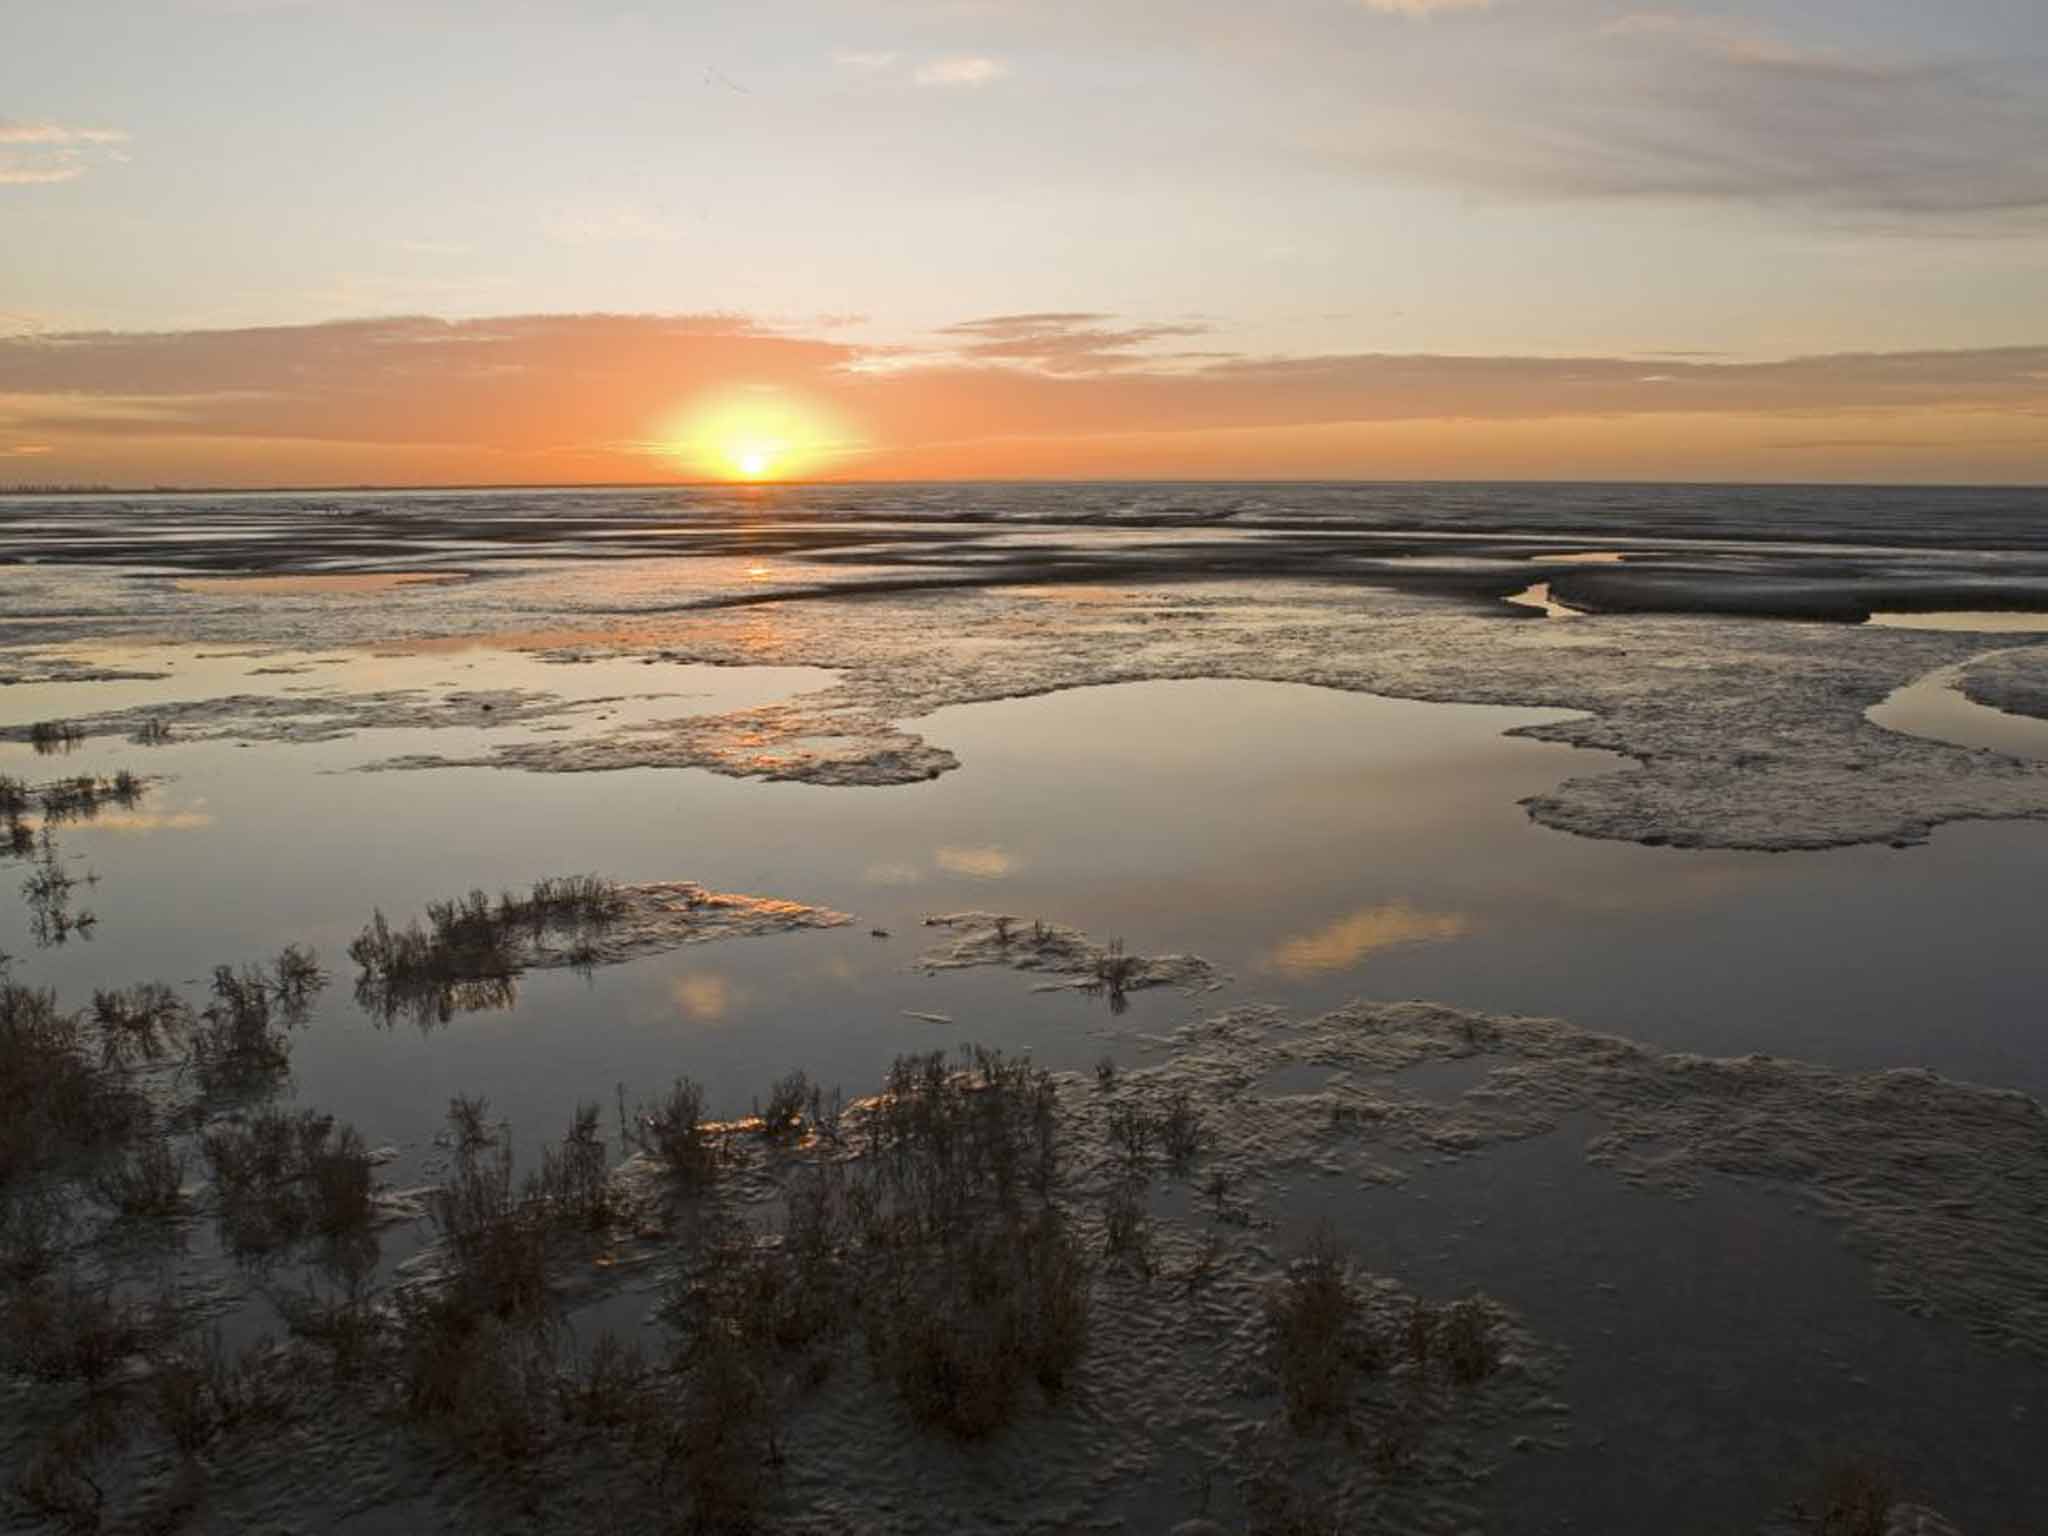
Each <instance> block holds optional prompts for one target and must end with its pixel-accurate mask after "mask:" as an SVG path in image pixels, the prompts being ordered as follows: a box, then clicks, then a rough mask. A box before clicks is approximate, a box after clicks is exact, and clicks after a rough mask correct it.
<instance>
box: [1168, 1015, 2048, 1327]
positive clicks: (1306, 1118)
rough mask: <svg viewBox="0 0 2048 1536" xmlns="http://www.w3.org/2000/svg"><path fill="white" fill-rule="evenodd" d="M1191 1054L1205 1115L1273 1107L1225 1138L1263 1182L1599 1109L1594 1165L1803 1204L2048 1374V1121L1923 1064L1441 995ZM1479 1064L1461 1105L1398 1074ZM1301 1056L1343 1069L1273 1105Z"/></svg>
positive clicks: (1549, 1125)
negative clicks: (1268, 1092) (1606, 1023)
mask: <svg viewBox="0 0 2048 1536" xmlns="http://www.w3.org/2000/svg"><path fill="white" fill-rule="evenodd" d="M1172 1043H1173V1055H1172V1057H1171V1059H1170V1060H1169V1061H1168V1062H1166V1063H1165V1064H1163V1065H1162V1066H1161V1067H1160V1068H1159V1069H1158V1071H1159V1072H1160V1073H1161V1075H1162V1077H1163V1078H1164V1080H1165V1081H1167V1082H1169V1083H1173V1084H1176V1085H1181V1086H1185V1087H1188V1088H1190V1089H1191V1090H1193V1091H1194V1092H1196V1093H1197V1094H1198V1096H1199V1098H1200V1100H1201V1102H1203V1103H1205V1104H1211V1103H1222V1104H1232V1103H1237V1102H1240V1101H1246V1100H1252V1101H1255V1102H1258V1103H1259V1104H1260V1112H1259V1113H1258V1114H1256V1115H1248V1116H1246V1117H1245V1118H1244V1120H1243V1121H1242V1122H1241V1123H1242V1125H1243V1127H1244V1129H1243V1132H1242V1134H1241V1135H1240V1136H1239V1137H1238V1138H1236V1139H1235V1140H1220V1141H1219V1142H1218V1146H1217V1155H1218V1157H1219V1158H1220V1159H1222V1160H1225V1161H1226V1162H1227V1163H1228V1164H1229V1165H1230V1166H1231V1167H1232V1170H1233V1172H1235V1173H1237V1174H1239V1175H1240V1176H1241V1177H1242V1178H1243V1179H1244V1180H1246V1181H1247V1182H1248V1183H1256V1182H1257V1181H1259V1180H1261V1179H1264V1178H1270V1177H1272V1176H1274V1174H1275V1173H1276V1172H1277V1171H1279V1170H1285V1169H1288V1168H1302V1167H1308V1168H1317V1169H1322V1170H1325V1171H1329V1172H1348V1173H1350V1174H1352V1175H1353V1176H1356V1177H1359V1178H1363V1179H1366V1180H1369V1181H1377V1182H1398V1181H1400V1180H1401V1179H1403V1178H1404V1177H1405V1176H1406V1175H1405V1173H1404V1171H1403V1163H1404V1162H1405V1161H1406V1160H1407V1159H1409V1158H1412V1157H1413V1156H1415V1155H1417V1154H1422V1155H1428V1156H1439V1157H1444V1156H1448V1157H1461V1156H1465V1155H1468V1154H1471V1153H1473V1152H1476V1151H1479V1150H1480V1149H1482V1148H1485V1147H1488V1146H1491V1145H1494V1144H1498V1143H1502V1142H1510V1141H1515V1140H1519V1139H1522V1138H1525V1137H1529V1136H1535V1135H1540V1134H1543V1133H1545V1132H1548V1131H1551V1130H1554V1129H1555V1128H1556V1127H1558V1126H1559V1125H1560V1124H1561V1123H1563V1121H1564V1120H1565V1118H1566V1117H1568V1116H1570V1115H1575V1114H1585V1113H1591V1114H1593V1115H1595V1116H1597V1117H1599V1119H1600V1121H1601V1122H1602V1124H1603V1126H1604V1129H1603V1130H1602V1132H1601V1133H1600V1134H1599V1135H1597V1136H1596V1137H1594V1139H1592V1140H1591V1141H1590V1142H1589V1143H1588V1144H1587V1147H1586V1155H1587V1157H1588V1158H1589V1159H1590V1160H1592V1161H1593V1162H1595V1163H1598V1164H1601V1165H1603V1166H1605V1167H1608V1168H1611V1169H1613V1170H1614V1171H1615V1172H1617V1173H1619V1174H1620V1175H1622V1176H1623V1177H1624V1178H1626V1179H1629V1180H1631V1181H1632V1182H1636V1183H1640V1184H1643V1185H1646V1186H1650V1187H1654V1188H1657V1189H1660V1190H1663V1191H1666V1192H1668V1193H1671V1194H1675V1195H1680V1196H1683V1195H1686V1194H1688V1193H1690V1192H1692V1191H1694V1190H1696V1189H1697V1188H1699V1186H1700V1184H1701V1182H1702V1181H1703V1180H1704V1179H1706V1178H1708V1177H1711V1176H1716V1175H1719V1176H1724V1177H1729V1178H1736V1179H1742V1180H1747V1181H1754V1182H1757V1183H1760V1184H1764V1185H1768V1186H1771V1187H1774V1188H1777V1189H1781V1190H1784V1191H1786V1192H1788V1193H1791V1194H1793V1195H1794V1196H1796V1197H1797V1198H1799V1199H1801V1200H1803V1201H1806V1202H1809V1203H1810V1204H1811V1205H1812V1206H1813V1207H1814V1208H1815V1209H1817V1210H1818V1211H1819V1212H1821V1213H1822V1214H1823V1215H1825V1216H1826V1217H1828V1218H1829V1219H1830V1220H1832V1221H1834V1222H1836V1223H1838V1224H1839V1225H1840V1226H1841V1228H1842V1230H1843V1233H1844V1236H1845V1237H1846V1239H1847V1240H1848V1241H1849V1242H1850V1244H1851V1245H1852V1246H1853V1247H1854V1248H1855V1250H1856V1251H1857V1252H1859V1253H1860V1254H1862V1255H1863V1256H1864V1257H1865V1258H1866V1259H1867V1260H1868V1261H1869V1263H1870V1265H1871V1267H1872V1274H1873V1282H1874V1284H1875V1287H1876V1289H1877V1291H1878V1292H1879V1294H1881V1295H1883V1296H1884V1297H1885V1298H1887V1299H1888V1300H1890V1301H1892V1302H1894V1303H1896V1304H1897V1305H1899V1306H1901V1307H1904V1308H1906V1309H1907V1310H1909V1311H1913V1312H1916V1313H1925V1314H1929V1315H1936V1316H1941V1317H1946V1318H1950V1319H1953V1320H1955V1321H1958V1322H1960V1323H1962V1324H1963V1325H1965V1326H1966V1327H1968V1328H1969V1329H1970V1330H1971V1331H1972V1332H1973V1333H1976V1334H1977V1335H1979V1336H1980V1337H1983V1338H1985V1339H1987V1340H1991V1341H1993V1342H1996V1343H1998V1344H2001V1345H2005V1346H2008V1347H2011V1348H2014V1349H2018V1350H2022V1351H2024V1352H2026V1353H2027V1354H2029V1355H2031V1356H2033V1357H2034V1358H2036V1359H2039V1360H2043V1361H2048V1288H2044V1286H2043V1284H2042V1276H2043V1275H2048V1114H2044V1112H2043V1110H2042V1107H2041V1105H2040V1104H2039V1103H2038V1102H2037V1101H2036V1100H2034V1099H2032V1098H2030V1097H2028V1096H2027V1095H2025V1094H2020V1093H2010V1092H2002V1091H1999V1090H1996V1089H1989V1088H1979V1087H1974V1086H1971V1085H1969V1084H1964V1083H1956V1082H1951V1081H1949V1080H1947V1079H1944V1078H1941V1077H1938V1076H1936V1075H1935V1074H1933V1073H1931V1072H1926V1071H1922V1070H1917V1069H1902V1070H1896V1071H1889V1072H1874V1073H1864V1074H1852V1073H1845V1072H1838V1071H1834V1070H1832V1069H1830V1068H1826V1067H1820V1066H1812V1065H1808V1064H1805V1063H1801V1062H1792V1061H1782V1060H1778V1059H1775V1058H1772V1057H1768V1056H1744V1057H1736V1058H1732V1059H1713V1058H1708V1057H1701V1056H1690V1055H1667V1054H1664V1053H1661V1052H1657V1051H1653V1050H1650V1049H1647V1048H1645V1047H1643V1046H1640V1045H1637V1044H1635V1043H1633V1042H1631V1041H1627V1040H1623V1039H1619V1038H1616V1037H1613V1036H1608V1035H1596V1034H1591V1033H1588V1032H1586V1031H1584V1030H1581V1029H1578V1028H1576V1027H1575V1026H1573V1025H1571V1024H1568V1023H1564V1022H1562V1021H1560V1020H1556V1019H1530V1018H1516V1017H1493V1016H1487V1015H1481V1014H1473V1013H1462V1012H1458V1011H1456V1010H1453V1009H1448V1008H1442V1007H1438V1006H1435V1005H1432V1004H1426V1003H1391V1004H1388V1003H1364V1002H1361V1003H1356V1004H1352V1005H1351V1006H1349V1007H1346V1008H1342V1009H1339V1010H1337V1011H1335V1012H1333V1013H1329V1014H1325V1015H1323V1016H1322V1017H1319V1018H1315V1019H1309V1020H1292V1019H1289V1018H1287V1017H1286V1016H1284V1015H1283V1014H1281V1013H1280V1012H1278V1011H1277V1010H1274V1009H1271V1008H1245V1009H1237V1010H1233V1011H1230V1012H1226V1013H1223V1014H1220V1015H1218V1016H1216V1017H1213V1018H1209V1019H1204V1020H1200V1021H1197V1022H1194V1023H1190V1024H1188V1025H1185V1026H1183V1027H1182V1028H1181V1029H1180V1030H1178V1031H1177V1032H1176V1034H1175V1035H1174V1037H1173V1042H1172ZM1466 1059H1476V1060H1479V1061H1483V1062H1484V1063H1486V1064H1487V1066H1488V1067H1489V1069H1490V1070H1488V1072H1487V1075H1486V1077H1485V1078H1484V1080H1483V1081H1481V1082H1480V1083H1479V1084H1478V1085H1477V1086H1475V1087H1473V1088H1471V1089H1469V1090H1467V1091H1466V1092H1464V1093H1462V1094H1461V1095H1459V1096H1458V1097H1457V1098H1456V1099H1455V1100H1453V1101H1452V1102H1451V1103H1450V1104H1448V1105H1446V1104H1443V1103H1441V1102H1438V1101H1436V1100H1434V1099H1431V1098H1426V1097H1423V1096H1420V1095H1416V1094H1413V1093H1409V1092H1405V1091H1403V1090H1402V1088H1400V1087H1399V1086H1398V1085H1396V1084H1394V1083H1392V1082H1391V1081H1389V1079H1390V1077H1391V1076H1392V1075H1393V1074H1395V1073H1398V1072H1400V1071H1402V1070H1404V1069H1407V1068H1412V1067H1415V1066H1419V1065H1422V1064H1424V1063H1427V1062H1433V1061H1444V1060H1466ZM1301 1063H1312V1064H1314V1065H1316V1066H1318V1067H1326V1068H1332V1069H1335V1070H1334V1071H1333V1072H1332V1074H1331V1076H1330V1078H1329V1081H1328V1083H1327V1085H1326V1086H1324V1087H1323V1088H1321V1089H1320V1090H1319V1091H1316V1092H1312V1093H1305V1094H1296V1095H1290V1096H1287V1097H1284V1098H1280V1099H1273V1100H1260V1099H1257V1098H1256V1095H1255V1087H1256V1085H1257V1084H1258V1082H1259V1080H1260V1079H1261V1078H1262V1077H1264V1076H1266V1075H1267V1074H1269V1073H1273V1072H1276V1071H1279V1070H1281V1069H1283V1068H1286V1067H1289V1066H1292V1065H1297V1064H1301Z"/></svg>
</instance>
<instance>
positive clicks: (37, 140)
mask: <svg viewBox="0 0 2048 1536" xmlns="http://www.w3.org/2000/svg"><path fill="white" fill-rule="evenodd" d="M127 142H128V135H127V134H125V133H123V132H121V131H120V130H119V129H117V128H71V127H66V126H65V125H64V124H62V123H50V122H24V121H23V120H22V119H20V118H16V117H0V144H37V145H54V146H70V145H79V144H125V143H127Z"/></svg>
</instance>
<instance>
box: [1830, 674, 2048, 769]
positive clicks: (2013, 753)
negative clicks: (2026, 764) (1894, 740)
mask: <svg viewBox="0 0 2048 1536" xmlns="http://www.w3.org/2000/svg"><path fill="white" fill-rule="evenodd" d="M1969 666H1970V663H1968V662H1963V663H1961V664H1959V665H1957V666H1953V667H1942V668H1939V669H1938V670H1936V671H1934V672H1930V673H1929V674H1928V675H1927V676H1925V677H1923V678H1919V679H1916V680H1915V681H1913V682H1910V683H1908V684H1907V685H1906V686H1905V687H1903V688H1901V689H1899V690H1898V691H1897V692H1895V693H1893V694H1892V695H1891V697H1889V698H1887V699H1886V700H1884V702H1882V703H1881V704H1877V705H1874V706H1873V707H1872V708H1871V710H1870V712H1869V714H1868V716H1867V718H1868V719H1869V721H1870V723H1871V724H1872V725H1881V726H1883V727H1884V728H1885V729H1886V730H1888V731H1902V732H1904V733H1905V734H1906V735H1908V736H1924V737H1926V738H1927V739H1928V740H1930V741H1945V742H1948V743H1949V744H1950V745H1952V746H1958V747H1979V748H1983V749H1984V750H1986V751H1991V752H2003V753H2004V754H2005V755H2006V756H2008V757H2021V758H2028V759H2031V760H2033V761H2037V762H2048V720H2037V719H2034V718H2033V717H2031V716H2028V715H2015V714H2010V713H2008V712H2007V711H2005V710H2002V709H1993V708H1992V707H1991V706H1990V705H1988V704H1979V703H1978V702H1977V701H1976V700H1975V699H1972V698H1970V697H1969V696H1968V695H1967V694H1965V693H1964V692H1963V691H1962V689H1961V687H1959V686H1958V684H1959V683H1960V681H1961V679H1962V675H1963V673H1964V672H1965V671H1967V670H1968V668H1969Z"/></svg>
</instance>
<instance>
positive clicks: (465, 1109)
mask: <svg viewBox="0 0 2048 1536" xmlns="http://www.w3.org/2000/svg"><path fill="white" fill-rule="evenodd" d="M490 1117H491V1101H490V1100H489V1099H486V1098H483V1097H481V1096H479V1097H477V1098H470V1097H468V1096H467V1095H466V1094H460V1093H458V1094H456V1095H455V1097H453V1098H452V1099H450V1100H449V1101H448V1125H449V1128H450V1129H451V1130H452V1131H453V1132H454V1135H455V1146H456V1150H457V1151H459V1152H461V1153H462V1154H464V1155H465V1156H473V1155H474V1154H475V1153H476V1152H477V1150H478V1149H479V1148H481V1147H485V1146H488V1145H489V1144H490V1142H491V1140H492V1137H493V1134H494V1133H493V1131H492V1129H491V1118H490Z"/></svg>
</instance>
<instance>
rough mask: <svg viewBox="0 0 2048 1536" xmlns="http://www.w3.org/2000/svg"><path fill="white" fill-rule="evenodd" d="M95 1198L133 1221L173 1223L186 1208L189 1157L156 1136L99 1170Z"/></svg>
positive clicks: (93, 1186)
mask: <svg viewBox="0 0 2048 1536" xmlns="http://www.w3.org/2000/svg"><path fill="white" fill-rule="evenodd" d="M89 1187H90V1188H91V1190H92V1194H93V1198H94V1199H96V1200H98V1201H99V1202H100V1204H102V1205H104V1206H105V1207H107V1209H108V1210H110V1211H112V1212H113V1213H114V1214H115V1215H116V1216H117V1217H122V1218H125V1219H127V1220H130V1221H169V1220H171V1219H172V1218H174V1217H176V1216H178V1215H179V1214H180V1213H181V1212H182V1211H183V1210H184V1208H185V1155H184V1153H182V1152H180V1151H179V1150H177V1148H175V1147H174V1146H172V1144H171V1141H170V1139H169V1138H168V1137H166V1136H161V1135H158V1136H152V1137H149V1138H148V1139H146V1140H144V1141H142V1142H141V1143H140V1144H138V1145H136V1146H134V1147H130V1148H128V1149H126V1150H124V1151H122V1152H120V1153H118V1154H116V1155H115V1156H114V1157H112V1158H110V1159H109V1160H107V1161H106V1162H105V1163H103V1164H102V1165H101V1166H100V1167H99V1168H97V1169H95V1170H94V1171H93V1174H92V1178H91V1180H90V1184H89Z"/></svg>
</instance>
